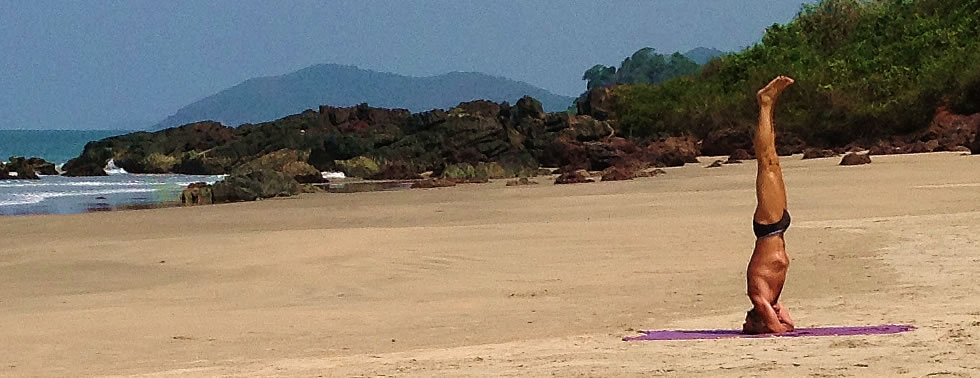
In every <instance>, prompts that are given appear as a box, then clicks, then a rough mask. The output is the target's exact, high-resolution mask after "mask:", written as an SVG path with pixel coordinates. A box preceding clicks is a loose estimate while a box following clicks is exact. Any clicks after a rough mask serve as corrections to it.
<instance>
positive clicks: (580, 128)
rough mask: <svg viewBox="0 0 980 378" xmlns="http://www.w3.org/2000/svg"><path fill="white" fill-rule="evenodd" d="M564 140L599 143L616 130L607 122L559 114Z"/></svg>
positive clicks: (588, 117)
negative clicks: (598, 141)
mask: <svg viewBox="0 0 980 378" xmlns="http://www.w3.org/2000/svg"><path fill="white" fill-rule="evenodd" d="M558 119H559V120H560V123H559V125H561V128H562V132H561V137H562V138H563V139H574V140H578V141H580V142H591V141H597V140H600V139H603V138H607V137H610V136H612V135H613V134H614V133H615V132H616V130H615V129H613V127H612V125H610V124H609V123H608V122H605V121H599V120H596V119H594V118H592V117H590V116H570V115H568V114H566V113H560V114H558Z"/></svg>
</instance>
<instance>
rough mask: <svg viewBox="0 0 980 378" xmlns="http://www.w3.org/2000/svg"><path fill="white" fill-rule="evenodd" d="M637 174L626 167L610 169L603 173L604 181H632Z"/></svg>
mask: <svg viewBox="0 0 980 378" xmlns="http://www.w3.org/2000/svg"><path fill="white" fill-rule="evenodd" d="M635 177H636V172H634V171H632V170H630V169H627V168H625V167H609V168H606V169H605V170H604V171H602V181H622V180H632V179H633V178H635Z"/></svg>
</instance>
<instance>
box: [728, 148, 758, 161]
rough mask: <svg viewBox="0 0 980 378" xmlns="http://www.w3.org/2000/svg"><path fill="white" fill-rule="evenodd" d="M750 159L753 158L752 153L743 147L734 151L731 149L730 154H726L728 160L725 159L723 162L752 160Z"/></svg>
mask: <svg viewBox="0 0 980 378" xmlns="http://www.w3.org/2000/svg"><path fill="white" fill-rule="evenodd" d="M752 159H753V157H752V154H750V153H749V152H748V151H746V150H744V149H741V148H739V149H737V150H735V151H732V154H731V155H729V156H728V160H727V161H725V164H737V163H741V162H742V160H752Z"/></svg>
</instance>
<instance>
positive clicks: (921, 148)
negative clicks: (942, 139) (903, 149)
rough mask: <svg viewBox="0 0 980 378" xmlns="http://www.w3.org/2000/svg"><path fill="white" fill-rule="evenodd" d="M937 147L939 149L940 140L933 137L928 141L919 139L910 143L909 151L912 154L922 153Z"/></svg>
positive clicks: (934, 149)
mask: <svg viewBox="0 0 980 378" xmlns="http://www.w3.org/2000/svg"><path fill="white" fill-rule="evenodd" d="M937 149H939V141H938V140H935V139H933V140H930V141H926V142H922V141H919V142H915V143H912V144H910V145H909V151H908V152H909V153H912V154H921V153H926V152H933V151H936V150H937Z"/></svg>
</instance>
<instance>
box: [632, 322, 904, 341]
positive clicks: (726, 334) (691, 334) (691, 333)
mask: <svg viewBox="0 0 980 378" xmlns="http://www.w3.org/2000/svg"><path fill="white" fill-rule="evenodd" d="M913 329H915V327H913V326H910V325H896V324H884V325H876V326H860V327H818V328H799V329H797V330H795V331H793V332H786V333H778V334H773V333H770V334H764V335H746V334H743V333H742V331H737V330H731V329H714V330H712V329H702V330H686V331H684V330H678V331H668V330H663V331H643V333H642V334H641V335H638V336H629V337H624V338H623V341H647V340H698V339H728V338H736V337H742V338H764V337H803V336H856V335H888V334H892V333H902V332H908V331H911V330H913Z"/></svg>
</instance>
